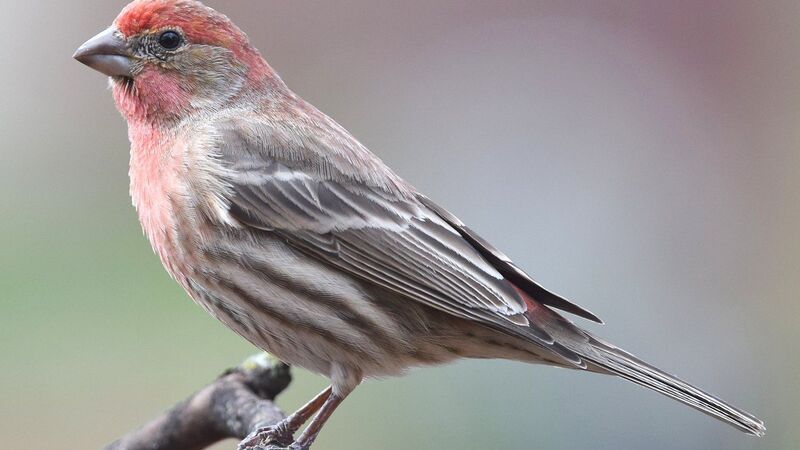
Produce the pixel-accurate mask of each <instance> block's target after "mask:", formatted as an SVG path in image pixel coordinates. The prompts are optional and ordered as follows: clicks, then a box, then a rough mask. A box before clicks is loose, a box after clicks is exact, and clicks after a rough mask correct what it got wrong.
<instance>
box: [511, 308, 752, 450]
mask: <svg viewBox="0 0 800 450" xmlns="http://www.w3.org/2000/svg"><path fill="white" fill-rule="evenodd" d="M527 317H528V319H529V320H530V321H531V322H532V323H534V324H536V325H537V326H539V327H540V328H542V329H544V330H545V331H546V332H548V333H549V334H550V335H551V336H553V337H554V340H555V343H556V345H558V346H559V347H561V349H562V350H567V351H569V352H572V353H573V354H574V356H577V357H578V359H577V360H578V361H581V360H582V361H583V362H584V364H581V365H579V366H577V367H576V368H584V369H588V370H592V371H596V372H601V373H608V374H611V375H616V376H618V377H620V378H624V379H626V380H628V381H632V382H634V383H636V384H638V385H641V386H644V387H646V388H649V389H652V390H654V391H656V392H660V393H662V394H664V395H666V396H667V397H670V398H673V399H675V400H678V401H679V402H682V403H685V404H687V405H689V406H691V407H692V408H695V409H697V410H699V411H702V412H704V413H706V414H708V415H710V416H712V417H715V418H717V419H719V420H721V421H723V422H725V423H728V424H730V425H732V426H734V427H736V428H738V429H739V430H741V431H744V432H745V433H748V434H752V435H755V436H763V435H764V434H765V432H766V427H765V426H764V422H762V421H761V420H759V419H758V418H756V417H755V416H753V415H752V414H750V413H747V412H745V411H742V410H741V409H738V408H736V407H733V406H731V405H729V404H727V403H725V402H724V401H722V400H720V399H718V398H716V397H714V396H713V395H710V394H708V393H706V392H703V391H701V390H700V389H697V388H696V387H694V386H692V385H690V384H689V383H686V382H685V381H682V380H680V379H678V378H677V377H675V376H673V375H670V374H668V373H666V372H664V371H662V370H660V369H657V368H655V367H653V366H651V365H650V364H647V363H646V362H644V361H642V360H640V359H639V358H637V357H635V356H633V355H631V354H630V353H628V352H625V351H624V350H621V349H619V348H617V347H615V346H614V345H611V344H609V343H607V342H604V341H603V340H601V339H598V338H596V337H594V336H592V335H591V334H589V333H588V332H586V331H584V330H581V329H580V328H578V327H577V326H575V325H573V324H572V323H571V322H570V321H568V320H567V319H565V318H563V317H562V316H561V315H559V314H557V313H556V312H554V311H552V310H550V309H549V308H547V307H538V308H535V309H533V310H532V311H530V314H529V315H528V316H527Z"/></svg>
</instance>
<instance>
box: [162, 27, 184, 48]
mask: <svg viewBox="0 0 800 450" xmlns="http://www.w3.org/2000/svg"><path fill="white" fill-rule="evenodd" d="M182 43H183V38H182V37H181V35H180V34H178V33H177V32H175V31H165V32H163V33H161V36H159V37H158V45H160V46H162V47H164V48H165V49H167V50H175V49H176V48H178V47H180V46H181V44H182Z"/></svg>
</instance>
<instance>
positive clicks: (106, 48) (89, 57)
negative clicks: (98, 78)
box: [72, 27, 132, 77]
mask: <svg viewBox="0 0 800 450" xmlns="http://www.w3.org/2000/svg"><path fill="white" fill-rule="evenodd" d="M72 57H73V58H75V59H77V60H78V61H80V62H81V63H83V64H86V65H87V66H89V67H91V68H92V69H94V70H96V71H98V72H101V73H104V74H106V75H108V76H110V77H130V76H132V74H131V57H132V54H131V52H130V50H129V49H128V46H127V45H126V44H125V40H124V39H123V37H122V34H121V33H120V32H119V30H117V28H116V27H110V28H108V29H107V30H105V31H103V32H102V33H100V34H98V35H97V36H95V37H93V38H91V39H89V40H88V41H86V43H85V44H83V45H81V46H80V48H78V50H76V51H75V54H74V55H72Z"/></svg>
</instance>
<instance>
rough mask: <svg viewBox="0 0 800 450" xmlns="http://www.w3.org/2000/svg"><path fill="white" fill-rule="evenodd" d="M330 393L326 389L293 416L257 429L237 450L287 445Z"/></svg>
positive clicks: (322, 404) (321, 405) (323, 403)
mask: <svg viewBox="0 0 800 450" xmlns="http://www.w3.org/2000/svg"><path fill="white" fill-rule="evenodd" d="M331 392H332V391H331V387H328V388H327V389H325V390H324V391H322V392H320V393H319V394H318V395H317V396H316V397H314V398H313V399H312V400H311V401H310V402H308V403H306V404H305V405H304V406H303V407H301V408H300V409H298V410H297V411H295V412H294V414H292V415H291V416H289V417H287V418H285V419H283V420H282V421H280V422H279V423H278V424H276V425H273V426H269V427H264V428H259V429H258V430H256V431H254V432H252V433H250V435H249V436H247V437H246V438H245V439H244V440H243V441H242V443H241V444H239V450H245V449H249V448H256V447H258V446H259V445H267V444H270V443H275V444H278V445H281V446H286V445H289V444H290V443H291V442H292V439H293V438H294V433H296V432H297V430H298V429H299V428H300V427H301V426H303V424H304V423H306V422H308V419H310V418H311V416H313V415H314V413H316V412H317V411H319V410H320V408H322V407H323V406H324V405H325V404H326V401H327V400H328V399H329V398H330V396H331Z"/></svg>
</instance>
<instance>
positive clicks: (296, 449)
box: [237, 422, 308, 450]
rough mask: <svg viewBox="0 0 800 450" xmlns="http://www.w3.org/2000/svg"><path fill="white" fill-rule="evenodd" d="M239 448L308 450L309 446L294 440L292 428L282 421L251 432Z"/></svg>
mask: <svg viewBox="0 0 800 450" xmlns="http://www.w3.org/2000/svg"><path fill="white" fill-rule="evenodd" d="M237 450H308V446H302V445H300V444H298V443H296V442H294V436H293V432H292V430H290V429H289V428H288V427H287V426H286V424H285V423H284V422H280V423H278V424H277V425H274V426H271V427H264V428H259V429H257V430H256V431H254V432H252V433H250V435H249V436H247V437H246V438H245V439H244V440H243V441H242V442H241V443H240V444H239V446H238V447H237Z"/></svg>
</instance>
